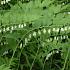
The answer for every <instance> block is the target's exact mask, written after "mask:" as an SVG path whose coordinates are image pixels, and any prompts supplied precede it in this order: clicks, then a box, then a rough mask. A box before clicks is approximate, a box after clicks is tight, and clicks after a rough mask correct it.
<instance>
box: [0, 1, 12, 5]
mask: <svg viewBox="0 0 70 70" xmlns="http://www.w3.org/2000/svg"><path fill="white" fill-rule="evenodd" d="M9 1H11V0H3V1H1V5H3V4H6V3H8V2H9Z"/></svg>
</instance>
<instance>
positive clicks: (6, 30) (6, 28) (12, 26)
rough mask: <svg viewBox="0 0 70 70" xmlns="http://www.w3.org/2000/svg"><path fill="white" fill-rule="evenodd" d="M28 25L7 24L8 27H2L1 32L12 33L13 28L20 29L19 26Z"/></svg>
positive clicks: (24, 25)
mask: <svg viewBox="0 0 70 70" xmlns="http://www.w3.org/2000/svg"><path fill="white" fill-rule="evenodd" d="M26 26H27V25H26V23H24V24H18V25H11V26H7V27H3V28H1V29H0V33H1V32H4V33H5V32H8V31H9V32H10V33H12V31H13V30H15V29H18V28H21V29H22V28H24V27H26Z"/></svg>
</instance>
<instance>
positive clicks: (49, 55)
mask: <svg viewBox="0 0 70 70" xmlns="http://www.w3.org/2000/svg"><path fill="white" fill-rule="evenodd" d="M52 54H53V53H52V52H51V53H49V54H48V55H47V57H46V60H48V59H49V57H51V55H52Z"/></svg>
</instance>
